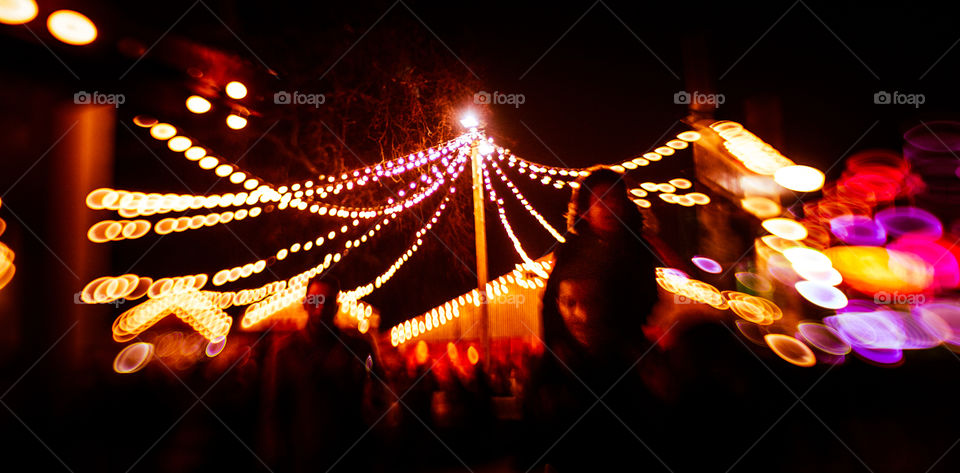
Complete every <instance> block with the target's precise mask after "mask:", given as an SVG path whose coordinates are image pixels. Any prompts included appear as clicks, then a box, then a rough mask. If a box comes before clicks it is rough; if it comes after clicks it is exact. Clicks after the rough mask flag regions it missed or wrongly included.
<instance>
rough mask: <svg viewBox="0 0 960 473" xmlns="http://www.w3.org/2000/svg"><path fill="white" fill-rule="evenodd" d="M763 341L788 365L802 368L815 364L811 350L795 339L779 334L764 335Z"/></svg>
mask: <svg viewBox="0 0 960 473" xmlns="http://www.w3.org/2000/svg"><path fill="white" fill-rule="evenodd" d="M763 340H764V341H765V342H767V345H768V346H769V347H770V349H771V350H773V352H774V353H776V354H777V356H779V357H780V358H783V359H784V360H786V361H787V362H789V363H793V364H795V365H797V366H803V367H809V366H813V365H815V364H817V357H816V355H814V354H813V350H811V349H810V347H808V346H806V345H805V344H804V343H803V342H801V341H800V340H797V339H796V338H793V337H791V336H789V335H783V334H779V333H768V334H766V335H764V337H763Z"/></svg>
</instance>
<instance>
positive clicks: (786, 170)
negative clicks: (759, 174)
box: [773, 165, 824, 192]
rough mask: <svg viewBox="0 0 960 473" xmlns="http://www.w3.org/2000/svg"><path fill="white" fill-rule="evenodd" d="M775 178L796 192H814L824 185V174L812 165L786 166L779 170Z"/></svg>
mask: <svg viewBox="0 0 960 473" xmlns="http://www.w3.org/2000/svg"><path fill="white" fill-rule="evenodd" d="M773 180H774V181H776V182H777V184H780V185H781V186H783V187H786V188H787V189H790V190H792V191H795V192H813V191H817V190H820V188H822V187H823V181H824V175H823V173H822V172H820V170H819V169H815V168H812V167H810V166H799V165H797V166H786V167H782V168H780V169H778V170H777V172H776V173H775V174H774V175H773Z"/></svg>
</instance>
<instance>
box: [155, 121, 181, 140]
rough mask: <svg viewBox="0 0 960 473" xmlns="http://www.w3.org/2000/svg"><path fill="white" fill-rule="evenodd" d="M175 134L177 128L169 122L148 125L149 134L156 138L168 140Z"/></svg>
mask: <svg viewBox="0 0 960 473" xmlns="http://www.w3.org/2000/svg"><path fill="white" fill-rule="evenodd" d="M176 134H177V129H176V128H174V127H173V125H171V124H169V123H157V124H155V125H153V126H151V127H150V136H152V137H154V138H156V139H158V140H169V139H170V138H173V137H174V136H176Z"/></svg>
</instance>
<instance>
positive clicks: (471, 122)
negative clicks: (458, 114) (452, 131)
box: [460, 115, 480, 128]
mask: <svg viewBox="0 0 960 473" xmlns="http://www.w3.org/2000/svg"><path fill="white" fill-rule="evenodd" d="M460 124H461V125H463V127H464V128H476V127H478V126H480V122H479V121H477V117H475V116H473V115H467V116H465V117H463V118H462V119H461V120H460Z"/></svg>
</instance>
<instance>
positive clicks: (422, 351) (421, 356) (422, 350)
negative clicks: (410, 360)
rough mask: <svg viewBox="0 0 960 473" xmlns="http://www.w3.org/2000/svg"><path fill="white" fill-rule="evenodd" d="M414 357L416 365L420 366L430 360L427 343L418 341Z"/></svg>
mask: <svg viewBox="0 0 960 473" xmlns="http://www.w3.org/2000/svg"><path fill="white" fill-rule="evenodd" d="M414 356H415V358H416V360H417V364H418V365H422V364H424V363H426V362H427V360H428V359H429V358H430V351H429V350H428V349H427V342H425V341H423V340H420V341H419V342H417V347H416V348H415V349H414Z"/></svg>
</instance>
